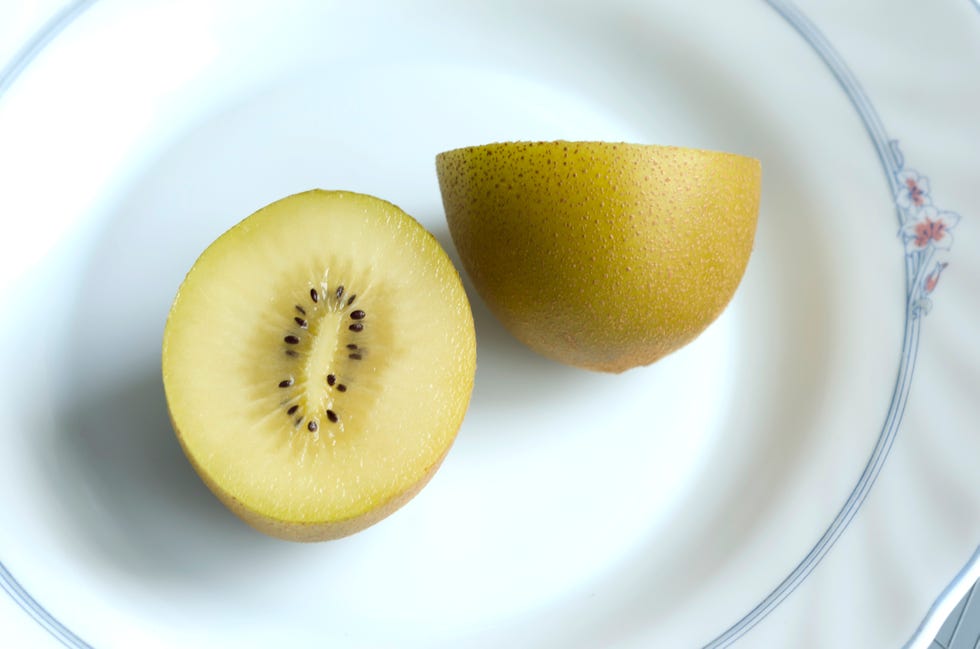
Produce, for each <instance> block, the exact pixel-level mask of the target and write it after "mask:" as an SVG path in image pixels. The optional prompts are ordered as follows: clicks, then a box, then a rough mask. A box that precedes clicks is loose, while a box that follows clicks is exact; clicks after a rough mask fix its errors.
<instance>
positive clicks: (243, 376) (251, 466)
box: [163, 191, 475, 540]
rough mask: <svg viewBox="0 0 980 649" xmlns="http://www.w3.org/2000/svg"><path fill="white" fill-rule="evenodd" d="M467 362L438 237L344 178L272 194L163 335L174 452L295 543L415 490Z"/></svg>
mask: <svg viewBox="0 0 980 649" xmlns="http://www.w3.org/2000/svg"><path fill="white" fill-rule="evenodd" d="M340 286H343V287H344V288H343V293H342V295H341V296H340V297H339V298H338V297H337V291H338V288H339V287H340ZM311 290H315V291H316V292H317V300H316V301H314V300H313V297H312V295H311V292H310V291H311ZM352 296H353V297H354V301H353V303H352V304H349V305H348V301H349V300H350V298H351V297H352ZM297 307H299V308H297ZM355 311H361V312H363V314H364V315H363V317H362V318H360V319H357V318H356V315H359V314H356V315H355V317H351V316H352V314H354V312H355ZM358 324H359V325H361V327H362V328H361V330H360V331H351V329H350V326H351V325H355V326H356V325H358ZM303 325H305V326H303ZM292 336H295V339H292V338H289V340H290V341H293V342H289V341H288V340H287V337H292ZM347 345H356V346H357V349H350V348H348V347H347ZM352 356H353V357H352ZM357 356H359V358H358V357H357ZM474 371H475V341H474V337H473V324H472V317H471V315H470V311H469V305H468V302H467V300H466V296H465V293H464V292H463V290H462V286H461V284H460V281H459V277H458V275H457V274H456V271H455V269H454V268H453V266H452V264H451V262H450V261H449V259H448V257H446V255H445V253H444V252H443V251H442V249H441V247H440V246H439V244H438V242H437V241H436V240H435V239H434V238H433V237H432V236H431V235H430V234H428V233H427V232H426V231H425V230H424V229H423V228H422V227H421V226H419V225H418V224H417V223H416V222H415V221H414V220H412V219H411V218H410V217H408V216H407V215H405V214H404V213H403V212H401V211H400V210H398V209H397V208H396V207H394V206H393V205H390V204H389V203H386V202H384V201H380V200H378V199H375V198H372V197H368V196H363V195H358V194H352V193H346V192H323V191H314V192H307V193H305V194H298V195H295V196H291V197H288V198H286V199H283V200H282V201H279V202H277V203H274V204H272V205H270V206H269V207H267V208H264V209H263V210H260V211H259V212H257V213H256V214H254V215H253V216H251V217H249V218H248V219H246V220H245V221H243V222H242V223H240V224H239V225H238V226H236V227H235V228H232V229H231V230H230V231H229V232H227V233H226V234H225V235H223V236H222V237H220V238H219V239H218V240H217V241H216V242H215V243H214V244H212V246H210V247H209V248H208V249H207V250H206V251H205V252H204V253H203V254H202V256H201V257H200V259H199V260H198V261H197V263H196V264H195V265H194V267H193V268H192V269H191V271H190V273H188V276H187V278H186V280H185V281H184V283H183V285H182V286H181V288H180V291H179V293H178V296H177V298H176V300H175V302H174V305H173V307H172V310H171V314H170V317H169V319H168V323H167V327H166V331H165V334H164V345H163V375H164V384H165V388H166V393H167V400H168V405H169V408H170V412H171V418H172V420H173V422H174V426H175V428H176V429H177V431H178V437H179V438H180V441H181V443H182V445H183V447H184V450H185V452H186V454H187V455H188V457H189V458H190V459H191V461H192V463H193V464H194V465H195V467H196V468H197V469H198V471H199V473H201V475H202V478H204V480H205V482H207V483H208V485H209V486H211V487H212V489H213V490H214V491H215V493H216V494H217V495H218V496H219V497H220V498H221V499H222V500H223V501H224V502H225V503H226V504H228V505H229V506H230V507H232V509H234V510H235V511H236V512H237V513H239V515H241V516H242V517H243V518H245V519H246V520H247V521H248V522H250V523H252V524H253V525H255V526H256V527H259V528H260V529H263V531H266V532H269V533H273V534H276V535H277V536H284V537H286V538H296V539H301V540H313V539H317V538H331V537H334V536H340V535H343V534H347V533H350V532H351V531H356V530H357V529H360V528H361V527H363V526H365V525H367V524H370V523H371V522H374V520H376V519H377V518H378V517H379V516H382V515H385V514H387V513H390V511H393V509H394V508H395V507H397V505H400V504H401V503H402V502H403V501H404V500H405V499H407V497H408V496H409V495H410V494H412V493H414V491H415V490H417V488H420V487H421V484H423V483H424V482H425V480H427V479H428V478H430V477H431V475H432V472H434V470H435V468H436V467H437V466H438V464H439V462H440V461H441V460H442V458H443V456H444V455H445V453H446V451H447V450H448V448H449V446H450V445H451V444H452V441H453V439H454V437H455V434H456V431H457V430H458V428H459V426H460V423H461V422H462V418H463V414H464V413H465V411H466V407H467V404H468V402H469V396H470V392H471V390H472V385H473V374H474ZM328 375H329V377H330V378H328ZM281 382H283V383H284V386H283V387H280V385H279V384H280V383H281ZM286 384H288V385H286ZM294 407H295V408H294ZM331 413H332V415H333V417H334V418H336V421H332V420H331ZM311 422H314V423H313V424H311Z"/></svg>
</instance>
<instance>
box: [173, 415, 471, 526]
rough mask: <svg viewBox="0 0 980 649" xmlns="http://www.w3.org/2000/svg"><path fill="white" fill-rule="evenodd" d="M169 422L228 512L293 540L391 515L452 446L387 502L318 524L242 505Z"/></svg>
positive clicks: (423, 483) (424, 482)
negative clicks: (286, 518)
mask: <svg viewBox="0 0 980 649" xmlns="http://www.w3.org/2000/svg"><path fill="white" fill-rule="evenodd" d="M170 423H171V425H172V426H173V429H174V432H175V433H176V436H177V440H178V441H179V442H180V446H181V448H182V449H183V451H184V455H186V456H187V459H188V461H189V462H190V463H191V466H192V467H193V468H194V470H195V471H196V472H197V474H198V476H200V478H201V480H202V481H203V482H204V484H205V485H206V486H207V488H208V489H210V490H211V493H213V494H214V495H215V497H217V499H218V500H219V501H220V502H221V503H222V504H223V505H224V506H225V507H227V508H228V509H229V510H231V512H232V513H233V514H235V515H236V516H238V518H240V519H242V520H243V521H245V522H246V523H247V524H248V525H250V526H251V527H252V528H253V529H255V530H258V531H259V532H262V533H263V534H267V535H268V536H273V537H275V538H278V539H283V540H285V541H294V542H297V543H317V542H320V541H332V540H335V539H340V538H343V537H345V536H350V535H352V534H356V533H357V532H360V531H361V530H364V529H367V528H368V527H371V526H372V525H374V524H375V523H377V522H379V521H381V520H383V519H385V518H387V517H388V516H390V515H391V514H394V513H395V512H396V511H397V510H398V509H401V507H402V506H403V505H404V504H405V503H407V502H408V501H410V500H411V499H412V498H414V497H415V496H417V495H418V493H419V492H420V491H422V488H423V487H425V486H426V485H427V484H429V481H430V480H431V479H432V476H434V475H435V474H436V471H438V470H439V467H440V466H441V465H442V461H443V460H444V459H445V458H446V455H448V454H449V449H450V448H452V445H450V446H449V447H447V448H446V450H445V451H444V452H443V454H442V455H441V456H440V457H439V458H438V459H437V460H436V461H435V462H434V463H433V464H432V466H430V467H429V468H428V469H426V471H425V473H424V474H423V475H422V477H421V478H420V479H419V480H418V482H416V483H415V484H413V485H412V486H411V487H410V488H409V489H407V490H406V491H403V492H402V493H400V494H398V495H396V496H393V497H392V498H391V499H389V500H388V501H387V502H386V503H384V504H382V505H380V506H378V507H377V508H376V509H372V510H371V511H369V512H366V513H364V514H361V515H360V516H355V517H354V518H348V519H346V520H338V521H328V522H319V523H297V522H296V521H285V520H280V519H277V518H273V517H271V516H269V515H268V514H260V513H259V512H256V511H255V510H253V509H251V508H249V507H248V506H246V505H244V504H243V503H242V502H241V501H240V500H238V499H237V498H235V497H234V496H233V495H232V494H231V493H229V492H228V491H227V490H225V489H223V488H222V487H221V485H219V484H218V483H217V482H215V481H214V480H213V479H212V478H211V476H210V475H209V474H208V472H207V470H205V468H204V467H203V466H202V465H201V464H200V463H199V462H197V460H196V459H194V456H193V455H192V454H191V453H188V452H187V448H186V446H185V445H184V438H183V436H182V435H181V434H180V429H179V428H177V424H176V422H174V420H173V417H171V418H170ZM459 423H460V425H462V423H463V422H462V420H460V422H459ZM457 428H458V426H457Z"/></svg>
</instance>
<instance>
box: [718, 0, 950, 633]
mask: <svg viewBox="0 0 980 649" xmlns="http://www.w3.org/2000/svg"><path fill="white" fill-rule="evenodd" d="M765 2H766V3H767V4H768V5H769V6H770V7H771V8H772V9H773V10H775V11H776V12H777V13H778V14H779V15H780V16H782V17H783V18H784V19H785V20H786V21H787V22H788V23H789V24H790V26H791V27H792V28H793V29H794V30H796V32H797V33H799V35H800V36H802V37H803V39H804V40H805V41H806V42H807V43H808V44H809V45H810V46H811V47H812V48H813V49H814V50H815V51H816V53H817V55H818V56H819V57H820V58H821V59H822V60H823V62H824V63H825V64H826V65H827V67H828V68H829V70H830V72H831V73H832V74H833V75H834V77H835V78H836V79H837V82H838V83H839V84H840V86H841V88H842V89H843V90H844V92H845V93H846V94H847V96H848V98H849V99H850V100H851V103H852V104H853V105H854V107H855V109H857V111H858V114H859V115H860V116H861V120H862V121H863V122H864V125H865V129H866V130H867V132H868V135H869V136H870V138H871V141H872V144H873V145H874V147H875V150H876V151H877V153H878V158H879V160H880V161H881V164H882V167H883V168H884V171H885V176H886V180H887V181H888V185H889V188H890V189H891V191H892V196H893V197H894V201H895V208H896V213H897V216H898V221H899V224H900V225H902V226H907V225H909V224H910V223H909V221H910V219H911V218H912V215H911V214H910V213H909V212H908V211H907V210H904V209H903V208H902V207H901V205H900V204H899V196H900V194H901V192H902V184H901V178H902V177H901V175H900V174H902V173H903V172H905V171H907V170H906V169H905V167H904V163H905V161H904V158H903V156H902V155H901V152H900V151H899V149H898V145H897V142H896V141H894V140H891V139H889V138H888V136H887V133H886V131H885V128H884V125H883V124H882V122H881V119H880V118H879V117H878V113H877V111H875V109H874V107H873V106H872V104H871V101H870V99H869V98H868V96H867V94H866V93H865V92H864V90H863V88H862V87H861V85H860V83H859V82H858V81H857V79H856V78H855V77H854V74H853V73H852V72H851V70H850V68H849V67H848V66H847V64H846V63H845V62H844V60H843V59H842V58H841V56H840V54H838V53H837V51H836V50H835V49H834V47H833V46H832V45H831V44H830V42H829V41H828V40H827V39H826V37H825V36H824V35H823V34H822V33H821V32H820V30H819V29H817V27H816V26H815V25H814V24H813V23H812V22H811V21H810V20H809V19H808V18H807V17H806V16H805V15H804V14H803V13H802V12H801V11H800V10H799V9H797V8H796V7H795V6H794V5H793V4H792V3H791V2H788V1H784V0H765ZM914 182H915V181H914ZM954 216H955V217H956V220H958V218H959V217H958V215H954ZM911 224H912V225H914V224H915V223H914V222H913V223H911ZM954 224H955V221H954ZM901 234H902V235H903V237H904V238H905V240H906V245H907V246H908V244H909V237H908V235H907V234H905V233H904V230H903V231H902V232H901ZM937 241H938V240H937ZM909 248H910V249H909V250H908V251H907V252H906V255H905V270H906V275H905V281H906V295H907V296H908V300H907V301H906V305H905V326H904V334H903V339H902V350H901V356H900V359H899V369H898V376H897V378H896V381H895V387H894V389H893V391H892V397H891V402H890V403H889V407H888V414H887V416H886V417H885V422H884V424H883V425H882V428H881V432H880V433H879V435H878V439H877V440H876V442H875V445H874V448H873V450H872V452H871V456H870V457H869V458H868V461H867V463H866V464H865V467H864V470H863V471H862V472H861V475H860V477H859V478H858V481H857V483H856V484H855V486H854V489H853V490H852V491H851V494H850V496H848V498H847V500H846V501H845V503H844V505H843V506H842V507H841V509H840V511H839V512H838V513H837V515H836V516H835V517H834V519H833V521H832V522H831V523H830V525H829V526H828V527H827V530H826V531H825V532H824V533H823V535H822V536H821V537H820V539H818V540H817V542H816V543H815V544H814V546H813V547H812V548H811V549H810V551H809V552H808V553H807V554H806V556H805V557H804V558H803V559H802V560H801V561H800V562H799V563H798V564H797V565H796V567H795V568H794V569H793V570H792V571H791V572H790V574H789V575H788V576H787V577H786V578H785V579H784V580H783V581H782V582H780V583H779V584H778V585H777V586H776V587H775V588H774V589H773V590H772V591H771V592H770V593H769V594H768V595H767V596H766V597H765V598H764V599H763V600H762V601H761V602H760V603H759V604H758V605H756V606H755V607H754V608H753V609H752V610H750V611H749V612H748V613H746V614H745V615H744V616H743V617H742V618H741V619H740V620H739V621H737V622H736V623H735V624H733V625H732V626H730V627H729V628H728V629H726V630H725V631H724V632H722V633H721V634H720V635H719V636H718V637H716V638H715V639H714V640H712V641H711V642H709V643H708V644H707V645H706V646H705V649H718V648H721V647H728V646H731V644H732V643H734V642H735V641H736V640H738V639H739V638H741V637H742V636H743V635H745V634H746V633H748V631H749V630H750V629H751V628H752V627H754V626H755V625H756V624H758V623H759V622H761V621H762V620H763V619H764V618H765V617H766V616H767V615H768V614H769V613H771V612H772V611H773V609H775V608H776V607H777V606H778V605H779V604H780V603H781V602H782V601H783V600H784V599H786V597H788V596H789V595H790V594H791V593H792V592H793V591H794V590H795V589H796V588H797V587H798V586H799V585H800V584H801V583H803V581H804V580H805V579H806V578H807V576H809V575H810V573H811V572H813V570H814V569H815V568H816V567H817V565H818V564H819V563H820V561H821V560H822V559H823V558H824V557H825V556H826V555H827V553H828V552H829V551H830V549H831V548H832V547H833V546H834V544H835V543H836V542H837V539H839V538H840V536H841V534H843V533H844V531H845V530H846V529H847V527H848V525H849V524H850V522H851V521H852V520H853V519H854V517H855V516H856V515H857V512H858V510H859V509H860V508H861V505H862V504H863V503H864V501H865V499H866V498H867V495H868V493H869V492H870V490H871V488H872V487H873V486H874V483H875V481H876V480H877V478H878V475H879V473H880V472H881V469H882V467H883V466H884V463H885V461H886V460H887V458H888V454H889V452H890V451H891V448H892V445H893V444H894V442H895V437H896V435H897V433H898V429H899V427H900V426H901V423H902V418H903V416H904V414H905V406H906V404H907V403H908V397H909V391H910V389H911V382H912V377H913V375H914V372H915V363H916V358H917V356H918V350H919V335H920V325H921V317H920V316H921V315H923V314H924V313H928V306H930V305H931V302H926V303H922V302H921V301H922V300H923V299H925V300H928V298H927V297H926V296H927V294H928V293H931V291H932V289H933V288H934V286H935V283H934V282H933V283H932V286H931V287H930V288H928V289H925V288H924V286H925V285H924V284H922V280H923V279H925V276H924V275H923V273H924V272H925V269H926V268H928V267H929V264H931V263H932V259H933V257H932V255H933V254H934V253H935V249H934V247H930V248H926V246H925V244H924V245H923V246H922V249H920V250H914V248H915V247H914V246H911V247H909ZM937 268H938V271H934V272H936V275H935V279H936V281H938V272H941V271H942V269H943V268H945V265H943V266H942V267H938V266H937ZM920 303H921V304H925V305H926V306H925V307H922V308H920V306H919V305H920ZM965 574H966V573H965V572H961V573H960V574H959V575H958V576H957V579H962V578H963V577H964V575H965ZM955 583H957V582H956V581H955V580H954V584H955Z"/></svg>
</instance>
